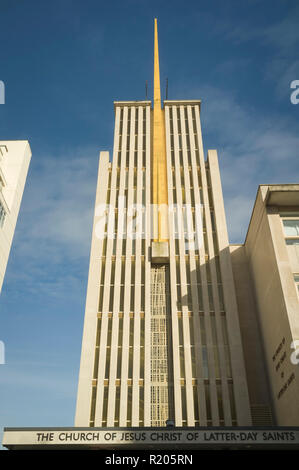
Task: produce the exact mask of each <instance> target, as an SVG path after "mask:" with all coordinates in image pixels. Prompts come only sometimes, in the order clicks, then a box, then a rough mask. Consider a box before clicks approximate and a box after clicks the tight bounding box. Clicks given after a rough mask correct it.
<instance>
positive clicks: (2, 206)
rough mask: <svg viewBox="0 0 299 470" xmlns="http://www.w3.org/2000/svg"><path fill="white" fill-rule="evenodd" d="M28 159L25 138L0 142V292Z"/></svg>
mask: <svg viewBox="0 0 299 470" xmlns="http://www.w3.org/2000/svg"><path fill="white" fill-rule="evenodd" d="M30 159H31V150H30V146H29V143H28V141H26V140H20V141H16V140H9V141H7V140H1V141H0V292H1V289H2V284H3V280H4V275H5V270H6V266H7V262H8V257H9V253H10V249H11V244H12V240H13V235H14V231H15V227H16V223H17V218H18V214H19V209H20V205H21V200H22V196H23V191H24V186H25V182H26V177H27V173H28V168H29V163H30Z"/></svg>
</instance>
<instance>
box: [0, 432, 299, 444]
mask: <svg viewBox="0 0 299 470" xmlns="http://www.w3.org/2000/svg"><path fill="white" fill-rule="evenodd" d="M178 444H179V445H183V446H188V448H193V447H194V448H196V447H198V446H205V447H206V446H207V445H210V444H214V445H215V444H218V445H219V444H221V446H225V445H228V446H232V445H253V444H259V445H260V444H263V445H265V444H266V445H273V444H279V445H281V444H283V445H292V446H296V447H298V448H299V428H298V427H296V428H280V427H277V428H274V427H273V428H269V429H260V428H258V429H255V428H214V429H211V428H200V429H198V428H197V429H196V428H175V429H170V430H168V429H165V428H143V429H142V428H138V429H137V428H131V429H129V428H128V429H116V428H111V429H107V428H106V429H103V428H60V429H59V428H58V429H53V428H48V429H45V428H31V429H30V428H28V429H24V428H21V429H15V428H6V429H5V430H4V438H3V446H5V447H8V448H17V447H21V446H22V447H23V446H26V447H27V446H28V447H38V446H55V447H61V446H65V445H68V446H81V447H86V446H88V447H90V446H92V447H93V446H95V447H96V446H97V447H99V448H103V449H104V448H106V449H109V448H112V447H113V448H115V447H117V448H122V447H123V446H130V447H134V448H141V449H142V448H147V447H150V448H154V447H163V448H169V449H171V448H174V447H175V446H177V445H178Z"/></svg>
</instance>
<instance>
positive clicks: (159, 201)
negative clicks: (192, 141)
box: [152, 18, 168, 242]
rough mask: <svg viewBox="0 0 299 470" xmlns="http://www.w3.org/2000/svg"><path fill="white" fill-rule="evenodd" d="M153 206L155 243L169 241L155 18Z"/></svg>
mask: <svg viewBox="0 0 299 470" xmlns="http://www.w3.org/2000/svg"><path fill="white" fill-rule="evenodd" d="M152 163H153V166H152V168H153V204H154V220H153V230H154V241H155V242H166V241H168V197H167V165H166V141H165V117H164V110H163V109H162V106H161V88H160V68H159V48H158V25H157V19H156V18H155V43H154V106H153V160H152Z"/></svg>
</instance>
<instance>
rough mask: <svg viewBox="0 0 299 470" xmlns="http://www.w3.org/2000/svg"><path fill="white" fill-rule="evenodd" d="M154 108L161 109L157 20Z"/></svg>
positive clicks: (156, 28) (156, 24)
mask: <svg viewBox="0 0 299 470" xmlns="http://www.w3.org/2000/svg"><path fill="white" fill-rule="evenodd" d="M154 107H157V108H159V109H161V89H160V67H159V46H158V23H157V18H155V45H154Z"/></svg>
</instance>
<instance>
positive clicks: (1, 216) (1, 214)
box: [0, 201, 6, 228]
mask: <svg viewBox="0 0 299 470" xmlns="http://www.w3.org/2000/svg"><path fill="white" fill-rule="evenodd" d="M5 216H6V212H5V209H4V207H3V206H2V204H1V201H0V228H1V227H3V224H4V220H5Z"/></svg>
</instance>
